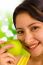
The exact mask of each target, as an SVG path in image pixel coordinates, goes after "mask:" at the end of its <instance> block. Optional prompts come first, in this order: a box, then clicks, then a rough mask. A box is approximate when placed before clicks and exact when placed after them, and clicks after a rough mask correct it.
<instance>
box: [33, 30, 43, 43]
mask: <svg viewBox="0 0 43 65" xmlns="http://www.w3.org/2000/svg"><path fill="white" fill-rule="evenodd" d="M34 37H35V38H36V39H37V40H39V41H40V42H42V43H43V30H41V31H39V32H36V33H35V34H34Z"/></svg>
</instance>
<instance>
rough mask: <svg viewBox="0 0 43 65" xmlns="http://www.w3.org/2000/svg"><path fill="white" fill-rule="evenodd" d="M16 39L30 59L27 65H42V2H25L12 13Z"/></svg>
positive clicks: (39, 0) (34, 0)
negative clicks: (23, 46)
mask: <svg viewBox="0 0 43 65" xmlns="http://www.w3.org/2000/svg"><path fill="white" fill-rule="evenodd" d="M13 22H14V25H15V27H16V30H17V37H18V39H19V40H20V41H21V42H22V43H23V45H25V47H26V50H27V51H28V52H30V54H31V57H30V60H29V62H28V64H27V65H43V0H29V1H28V0H26V1H25V2H23V3H22V4H20V5H19V6H18V7H17V8H16V9H15V11H14V13H13Z"/></svg>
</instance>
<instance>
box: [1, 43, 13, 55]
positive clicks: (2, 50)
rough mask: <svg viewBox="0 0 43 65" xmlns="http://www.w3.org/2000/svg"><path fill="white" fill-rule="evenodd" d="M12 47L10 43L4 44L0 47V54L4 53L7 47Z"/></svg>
mask: <svg viewBox="0 0 43 65" xmlns="http://www.w3.org/2000/svg"><path fill="white" fill-rule="evenodd" d="M12 47H13V45H12V44H8V45H6V46H4V47H3V48H0V54H2V53H5V52H6V51H7V50H8V49H10V48H12Z"/></svg>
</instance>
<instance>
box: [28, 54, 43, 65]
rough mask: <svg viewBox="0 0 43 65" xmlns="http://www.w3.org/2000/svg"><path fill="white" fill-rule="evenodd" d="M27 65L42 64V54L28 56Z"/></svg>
mask: <svg viewBox="0 0 43 65" xmlns="http://www.w3.org/2000/svg"><path fill="white" fill-rule="evenodd" d="M27 65H43V54H42V55H40V56H37V57H30V61H29V62H28V64H27Z"/></svg>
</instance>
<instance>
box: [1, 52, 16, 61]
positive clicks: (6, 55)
mask: <svg viewBox="0 0 43 65" xmlns="http://www.w3.org/2000/svg"><path fill="white" fill-rule="evenodd" d="M0 57H3V58H6V57H9V58H12V59H14V60H16V56H15V57H14V56H13V55H11V54H10V53H8V52H7V53H3V54H2V56H1V55H0Z"/></svg>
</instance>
